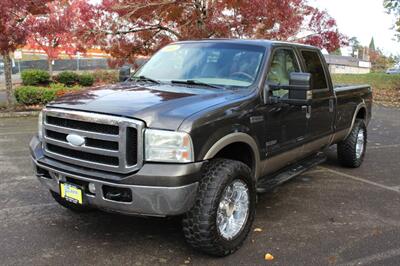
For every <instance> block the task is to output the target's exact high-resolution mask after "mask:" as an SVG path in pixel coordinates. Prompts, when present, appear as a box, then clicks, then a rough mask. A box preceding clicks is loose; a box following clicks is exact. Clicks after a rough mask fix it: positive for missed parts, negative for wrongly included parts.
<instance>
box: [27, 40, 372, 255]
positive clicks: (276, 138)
mask: <svg viewBox="0 0 400 266" xmlns="http://www.w3.org/2000/svg"><path fill="white" fill-rule="evenodd" d="M371 105H372V93H371V88H370V86H368V85H360V86H342V87H335V88H334V87H333V85H332V80H331V77H330V74H329V70H328V67H327V65H326V62H325V60H324V57H323V55H322V53H321V51H320V50H319V49H318V48H316V47H312V46H306V45H301V44H294V43H285V42H276V41H268V40H201V41H184V42H176V43H172V44H170V45H167V46H165V47H164V48H162V49H161V50H160V51H159V52H157V53H156V54H155V55H154V56H153V57H152V58H151V59H150V60H149V61H148V62H147V63H146V64H144V65H143V66H142V67H141V68H140V69H139V70H137V71H136V72H135V73H134V74H133V75H132V76H131V77H130V78H129V79H128V80H126V81H125V82H122V83H119V84H115V85H107V86H103V87H97V88H92V89H89V90H85V91H82V92H79V93H73V94H68V95H65V96H63V97H61V98H59V99H57V100H56V101H54V102H51V103H49V104H47V106H46V107H45V108H44V109H43V111H42V113H41V115H40V118H39V131H38V135H37V136H35V137H33V139H32V140H31V142H30V151H31V155H32V159H33V162H34V166H35V172H36V175H37V177H38V179H39V180H40V182H41V183H42V184H43V185H44V186H45V187H46V188H47V189H49V190H50V193H51V195H52V196H53V197H54V199H55V200H56V201H57V202H58V203H60V204H61V205H62V206H64V207H66V208H68V209H71V210H73V211H77V212H85V211H89V210H91V209H101V210H105V211H109V212H118V213H123V214H128V215H143V216H161V217H166V216H176V215H182V217H183V232H184V235H185V237H186V239H187V242H188V243H190V244H191V245H192V246H193V247H195V248H198V249H200V250H202V251H204V252H206V253H209V254H212V255H216V256H225V255H228V254H231V253H233V252H234V251H236V250H237V249H238V248H239V247H240V245H241V244H242V243H243V241H244V240H245V238H246V236H247V235H248V233H249V231H250V229H251V226H252V222H253V219H254V216H255V205H256V197H257V193H268V192H269V191H270V190H271V188H273V187H275V186H277V185H279V184H281V183H282V182H285V181H287V180H289V179H291V178H293V177H294V176H296V175H299V174H301V173H302V172H304V171H306V170H308V169H310V168H311V167H313V166H315V165H317V164H319V163H321V162H323V161H324V159H325V155H324V151H325V150H326V149H327V148H329V147H330V146H332V145H335V144H337V153H338V160H339V161H340V163H341V164H342V165H343V166H346V167H359V166H360V165H361V163H362V161H363V158H364V155H365V152H366V145H367V125H368V123H369V121H370V118H371Z"/></svg>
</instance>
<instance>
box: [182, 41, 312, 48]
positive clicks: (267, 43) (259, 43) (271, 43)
mask: <svg viewBox="0 0 400 266" xmlns="http://www.w3.org/2000/svg"><path fill="white" fill-rule="evenodd" d="M195 42H216V43H217V42H218V43H234V44H247V45H257V46H263V47H266V48H270V47H271V46H274V45H288V46H294V47H301V48H309V49H310V48H312V49H318V50H319V48H318V47H315V46H312V45H306V44H302V43H295V42H282V41H273V40H264V39H201V40H187V41H178V42H175V43H195Z"/></svg>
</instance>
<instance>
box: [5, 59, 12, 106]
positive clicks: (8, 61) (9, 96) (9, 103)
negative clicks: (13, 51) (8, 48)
mask: <svg viewBox="0 0 400 266" xmlns="http://www.w3.org/2000/svg"><path fill="white" fill-rule="evenodd" d="M3 60H4V77H5V81H6V94H7V109H11V108H12V107H13V104H14V101H13V88H12V65H11V58H10V54H9V53H8V52H4V53H3Z"/></svg>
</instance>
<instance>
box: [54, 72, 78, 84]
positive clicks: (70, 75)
mask: <svg viewBox="0 0 400 266" xmlns="http://www.w3.org/2000/svg"><path fill="white" fill-rule="evenodd" d="M55 79H56V81H58V82H60V83H62V84H65V85H67V86H72V85H75V84H77V83H78V81H79V75H78V74H77V73H75V72H72V71H63V72H61V73H60V74H58V75H57V76H56V77H55Z"/></svg>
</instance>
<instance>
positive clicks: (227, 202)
mask: <svg viewBox="0 0 400 266" xmlns="http://www.w3.org/2000/svg"><path fill="white" fill-rule="evenodd" d="M249 205H250V201H249V189H248V187H247V185H246V184H245V183H244V182H243V181H242V180H238V179H237V180H234V181H233V182H232V183H231V184H230V185H228V186H227V187H226V188H225V190H224V192H223V194H222V197H221V200H220V202H219V206H218V211H217V227H218V231H219V233H220V234H221V236H222V237H223V238H225V239H226V240H231V239H233V238H234V237H236V236H237V235H238V234H239V232H240V231H241V230H242V229H243V227H244V225H245V224H246V221H247V217H248V215H249Z"/></svg>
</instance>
